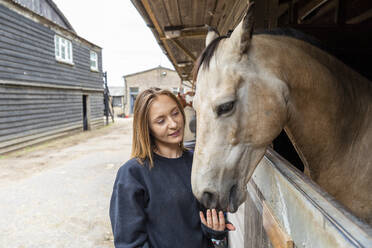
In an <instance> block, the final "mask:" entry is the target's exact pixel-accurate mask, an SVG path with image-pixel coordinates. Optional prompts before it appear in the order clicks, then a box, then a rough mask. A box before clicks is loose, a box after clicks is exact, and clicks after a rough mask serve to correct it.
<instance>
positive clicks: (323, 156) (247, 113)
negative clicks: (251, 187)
mask: <svg viewBox="0 0 372 248" xmlns="http://www.w3.org/2000/svg"><path fill="white" fill-rule="evenodd" d="M253 26H254V4H253V3H250V5H249V7H248V10H247V12H246V14H245V16H244V18H243V20H242V21H241V22H240V23H239V24H238V26H237V27H236V28H235V30H234V31H233V32H232V33H231V35H230V36H229V37H227V36H218V35H217V33H216V32H213V31H209V32H208V34H207V37H206V48H205V49H204V51H203V52H202V54H201V56H200V57H199V58H198V61H197V63H196V64H195V67H194V71H195V74H194V75H195V79H194V80H195V82H196V92H195V97H194V102H193V106H194V108H195V110H196V115H197V130H196V131H197V139H196V145H195V151H194V161H193V166H192V178H191V183H192V190H193V193H194V195H195V197H196V198H197V199H198V200H199V201H200V202H201V203H202V204H203V205H204V206H205V207H207V208H218V209H221V210H224V211H228V212H232V213H233V212H236V211H237V209H238V207H239V205H241V204H242V203H243V202H244V201H245V199H246V197H247V187H246V186H247V183H248V181H249V179H250V178H251V176H252V174H253V172H254V170H255V168H256V166H257V165H258V163H259V162H260V160H261V159H262V158H263V156H264V154H265V152H266V149H267V147H268V146H270V145H271V144H272V142H273V140H274V139H275V138H276V137H277V136H278V135H279V133H280V132H281V131H282V130H283V129H284V131H285V132H286V134H287V135H288V137H289V138H290V140H291V143H292V144H293V146H294V147H295V149H296V151H297V153H298V154H299V156H300V158H301V160H302V162H303V164H304V167H305V171H304V173H305V175H307V176H309V177H310V178H311V179H312V180H313V181H315V182H316V183H317V184H318V185H320V187H322V188H323V189H324V190H325V191H327V192H328V193H329V194H331V195H332V196H333V197H334V198H335V199H336V200H338V201H339V202H341V203H342V204H343V205H344V206H345V207H346V208H347V209H349V211H351V212H352V213H354V215H356V216H357V217H359V218H361V219H362V220H364V221H365V222H367V223H369V224H371V223H372V193H371V191H372V162H371V160H372V84H371V82H370V81H368V80H367V79H366V78H364V77H363V76H361V75H360V74H358V73H357V72H356V71H354V70H352V69H351V68H349V67H348V66H346V65H345V64H344V63H342V62H341V61H339V60H338V59H336V58H335V57H334V56H332V55H330V54H328V53H327V52H325V51H324V50H322V49H320V48H318V47H317V46H314V45H312V44H310V43H308V42H305V41H303V40H300V39H296V38H293V37H288V36H281V35H270V34H254V32H253Z"/></svg>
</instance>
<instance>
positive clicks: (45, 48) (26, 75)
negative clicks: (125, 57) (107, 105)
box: [0, 5, 102, 88]
mask: <svg viewBox="0 0 372 248" xmlns="http://www.w3.org/2000/svg"><path fill="white" fill-rule="evenodd" d="M54 35H55V32H54V31H52V30H50V29H49V28H47V27H45V26H43V25H41V24H39V23H36V22H34V21H32V20H30V19H28V18H25V17H23V16H22V15H20V14H18V13H15V12H13V11H11V10H9V9H8V8H6V7H4V6H2V5H0V78H1V79H11V80H22V81H32V82H38V83H47V84H58V85H71V86H82V87H86V88H102V87H101V86H102V75H101V73H97V72H92V71H90V54H89V51H90V49H89V48H88V47H87V46H86V45H84V44H81V43H78V42H76V41H72V46H73V61H74V64H75V65H73V66H71V65H68V64H63V63H59V62H57V61H56V60H55V55H54ZM97 52H98V61H99V71H102V55H101V52H100V51H97Z"/></svg>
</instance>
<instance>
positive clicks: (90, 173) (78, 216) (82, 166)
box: [0, 119, 132, 248]
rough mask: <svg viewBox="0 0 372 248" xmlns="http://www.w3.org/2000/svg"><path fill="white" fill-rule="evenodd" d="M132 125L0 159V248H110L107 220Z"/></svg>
mask: <svg viewBox="0 0 372 248" xmlns="http://www.w3.org/2000/svg"><path fill="white" fill-rule="evenodd" d="M131 132H132V131H131V119H124V120H120V119H119V120H118V121H117V122H116V123H115V124H112V125H110V126H109V127H105V128H102V129H100V130H95V131H91V132H86V133H78V134H74V135H72V136H69V137H66V138H62V139H59V140H56V141H52V142H48V143H46V144H43V145H39V146H35V147H32V148H30V149H26V150H23V151H20V152H15V153H12V154H9V155H6V156H2V157H0V199H1V204H0V213H1V218H0V233H1V235H0V247H15V248H21V247H22V248H29V247H30V248H31V247H35V248H36V247H37V248H41V247H48V248H49V247H69V248H75V247H76V248H77V247H79V248H83V247H89V248H91V247H113V244H112V234H111V226H110V221H109V217H108V208H109V200H110V196H111V192H112V185H113V182H114V179H115V175H116V171H117V169H118V168H119V167H120V166H121V165H122V163H123V162H125V161H126V160H128V158H129V155H130V146H131Z"/></svg>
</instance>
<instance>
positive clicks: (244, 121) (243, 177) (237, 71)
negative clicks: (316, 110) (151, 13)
mask: <svg viewBox="0 0 372 248" xmlns="http://www.w3.org/2000/svg"><path fill="white" fill-rule="evenodd" d="M253 10H254V5H253V4H250V7H249V8H248V11H247V14H246V16H245V17H244V19H243V21H242V22H241V23H240V24H239V25H238V26H237V28H236V29H235V30H234V32H233V33H232V34H231V36H230V37H226V38H223V39H221V38H218V39H214V40H213V38H215V37H217V36H216V34H215V33H213V32H211V31H210V32H209V33H208V35H207V39H206V43H207V48H206V50H205V51H204V52H203V54H202V56H201V57H200V58H199V66H200V67H197V68H198V71H197V78H196V81H197V84H196V85H197V86H196V95H195V97H194V107H195V109H196V112H197V141H196V147H195V157H194V163H193V168H192V189H193V192H194V195H195V196H196V197H197V199H198V200H199V201H200V202H202V203H203V205H205V206H206V207H208V208H219V209H223V210H228V211H230V212H235V211H236V210H237V208H238V206H239V205H240V204H241V203H242V202H244V200H245V198H246V185H247V183H248V180H249V178H250V177H251V175H252V173H253V171H254V169H255V168H256V166H257V164H258V163H259V161H260V160H261V159H262V157H263V155H264V153H265V151H266V148H267V146H268V145H270V144H271V142H272V140H273V139H274V138H275V137H276V136H277V135H278V134H279V133H280V131H281V130H282V129H283V125H284V123H285V121H286V100H285V99H286V97H285V95H286V92H287V91H288V90H287V88H286V85H285V84H284V83H283V82H282V81H280V80H279V79H278V78H276V77H274V76H273V75H272V73H270V71H269V70H267V69H265V67H267V66H262V63H261V60H262V57H260V55H259V54H262V53H258V52H257V51H258V50H259V49H260V47H259V44H258V43H257V41H256V40H255V39H252V31H253V24H254V18H253ZM197 66H198V65H197Z"/></svg>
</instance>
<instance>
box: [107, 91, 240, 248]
mask: <svg viewBox="0 0 372 248" xmlns="http://www.w3.org/2000/svg"><path fill="white" fill-rule="evenodd" d="M184 125H185V114H184V112H183V109H182V107H181V105H180V103H179V101H178V100H177V98H176V97H175V96H174V95H173V94H172V93H171V92H170V91H168V90H161V89H158V88H151V89H148V90H145V91H143V92H141V93H140V94H139V95H138V97H137V99H136V102H135V105H134V118H133V143H132V155H131V157H132V159H131V160H129V161H128V162H127V163H125V164H124V165H123V166H122V167H121V168H120V169H119V171H118V174H117V178H116V180H115V184H114V189H113V193H112V198H111V204H110V218H111V225H112V229H113V234H114V242H115V247H117V248H124V247H125V248H127V247H128V248H129V247H153V248H167V247H172V248H182V247H185V248H186V247H187V248H199V247H200V248H207V247H208V248H209V247H213V245H212V242H211V238H215V239H216V238H217V239H219V240H221V239H222V240H223V239H224V238H225V236H226V231H225V227H227V228H229V229H234V227H233V226H232V225H231V224H230V225H229V224H227V225H226V226H225V220H224V216H223V214H222V212H220V213H219V214H217V213H216V211H215V210H212V211H211V210H208V211H207V216H206V218H205V216H204V214H203V212H200V215H199V210H201V206H200V205H199V203H198V202H197V200H196V199H195V198H194V196H193V194H192V190H191V165H192V152H190V151H187V150H186V149H185V148H184V147H183V132H184ZM199 218H201V221H202V222H203V223H204V224H201V221H200V219H199ZM214 242H216V243H218V242H219V241H218V240H217V241H216V240H214ZM222 245H223V242H222V244H220V245H219V246H217V245H215V246H217V247H223V246H222Z"/></svg>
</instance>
